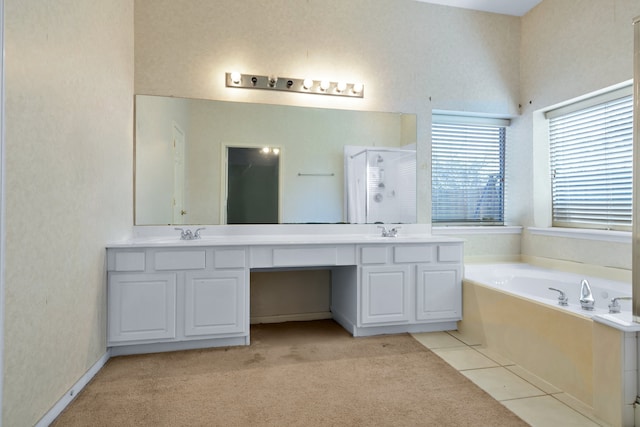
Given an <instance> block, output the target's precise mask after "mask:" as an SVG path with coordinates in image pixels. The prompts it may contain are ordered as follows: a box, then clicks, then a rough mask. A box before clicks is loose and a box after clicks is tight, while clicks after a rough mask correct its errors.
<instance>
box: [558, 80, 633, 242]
mask: <svg viewBox="0 0 640 427" xmlns="http://www.w3.org/2000/svg"><path fill="white" fill-rule="evenodd" d="M546 116H547V119H549V146H550V165H551V192H552V205H553V225H554V226H556V227H579V228H599V229H608V230H609V229H610V230H631V219H632V212H633V211H632V206H631V203H632V185H633V181H632V170H633V146H632V141H633V98H632V95H631V88H625V89H622V90H618V91H615V92H611V93H608V94H606V95H602V96H600V97H597V98H592V99H588V100H586V101H583V102H581V103H577V104H572V105H569V106H566V107H563V108H561V109H557V110H552V111H549V112H547V113H546Z"/></svg>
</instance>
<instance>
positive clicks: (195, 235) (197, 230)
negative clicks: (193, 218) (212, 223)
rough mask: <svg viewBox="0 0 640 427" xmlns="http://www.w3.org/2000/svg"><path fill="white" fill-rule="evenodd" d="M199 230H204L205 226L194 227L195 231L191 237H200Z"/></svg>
mask: <svg viewBox="0 0 640 427" xmlns="http://www.w3.org/2000/svg"><path fill="white" fill-rule="evenodd" d="M200 230H205V227H201V228H197V229H196V232H195V233H194V234H193V238H194V239H199V238H200V237H201V236H200Z"/></svg>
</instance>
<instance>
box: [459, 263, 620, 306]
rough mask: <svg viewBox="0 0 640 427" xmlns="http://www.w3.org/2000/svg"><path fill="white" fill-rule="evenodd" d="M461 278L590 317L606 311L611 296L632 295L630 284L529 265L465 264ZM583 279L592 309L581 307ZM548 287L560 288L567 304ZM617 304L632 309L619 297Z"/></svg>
mask: <svg viewBox="0 0 640 427" xmlns="http://www.w3.org/2000/svg"><path fill="white" fill-rule="evenodd" d="M464 278H465V279H466V280H470V281H474V282H476V283H479V284H482V285H485V286H491V287H494V288H496V289H499V290H501V291H503V292H506V293H509V294H512V295H514V296H517V297H521V298H526V299H530V300H532V301H537V302H539V303H542V304H548V305H551V306H554V307H556V308H558V309H561V310H566V311H568V312H571V313H573V314H577V315H580V316H585V317H589V318H590V317H592V316H593V315H596V314H598V315H602V314H606V313H609V304H610V303H611V299H612V298H614V297H628V296H631V284H630V283H625V282H618V281H613V280H606V279H602V278H597V277H590V276H586V275H579V274H574V273H565V272H561V271H557V270H549V269H545V268H541V267H535V266H532V265H529V264H468V265H466V266H465V272H464ZM582 279H587V280H588V281H589V285H590V287H591V291H592V293H593V297H594V299H595V309H594V310H584V309H582V307H581V306H580V283H581V281H582ZM549 288H555V289H560V290H561V291H563V292H564V293H565V294H566V295H567V297H568V298H569V301H568V302H569V305H567V306H560V305H559V304H558V295H559V293H558V292H557V291H552V290H550V289H549ZM618 304H619V305H620V307H621V311H622V312H629V313H630V312H631V301H628V300H619V301H618Z"/></svg>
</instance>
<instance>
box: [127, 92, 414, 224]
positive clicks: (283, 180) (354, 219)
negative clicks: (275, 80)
mask: <svg viewBox="0 0 640 427" xmlns="http://www.w3.org/2000/svg"><path fill="white" fill-rule="evenodd" d="M415 143H416V116H415V115H414V114H402V113H386V112H368V111H367V112H363V111H351V110H332V109H321V108H308V107H295V106H283V105H267V104H252V103H242V102H226V101H212V100H201V99H186V98H174V97H162V96H147V95H137V96H136V138H135V224H136V225H175V224H192V225H196V224H208V225H216V224H226V223H228V222H227V214H228V211H227V201H228V198H229V197H233V196H237V195H233V194H232V195H229V194H228V193H229V191H231V192H233V191H238V190H235V189H236V188H238V186H235V185H229V176H230V175H229V173H231V174H232V175H233V176H237V175H238V174H243V173H244V174H245V175H249V174H250V173H254V172H256V171H259V170H261V168H263V169H264V164H265V161H264V160H265V159H260V158H258V157H255V156H260V155H263V156H277V158H278V160H277V165H278V166H277V168H275V169H274V170H275V171H276V172H273V173H277V174H278V176H277V178H276V182H277V185H278V188H277V190H276V191H274V192H272V194H273V195H272V196H269V197H275V198H277V199H278V200H271V202H272V203H271V205H273V206H276V209H277V218H278V220H277V222H279V223H344V222H350V223H360V222H374V221H372V220H367V217H366V216H362V215H360V216H354V215H348V213H347V207H348V206H349V205H350V203H349V201H348V200H347V198H348V197H347V190H345V189H346V188H348V187H349V186H348V185H347V182H346V181H345V167H346V158H352V157H353V156H360V157H361V158H368V159H369V161H370V163H371V167H369V169H370V171H371V172H370V175H371V177H373V180H372V182H370V183H369V186H370V187H371V188H374V189H375V191H374V193H375V194H374V193H372V195H371V200H373V202H372V203H378V202H380V203H382V201H384V200H392V198H393V197H396V196H397V194H398V193H399V192H400V193H402V190H401V189H402V188H406V187H411V185H407V179H409V180H410V181H411V182H410V184H412V185H413V186H414V189H413V192H409V195H408V196H406V195H405V196H403V198H405V199H406V198H407V197H410V198H413V199H414V200H413V203H412V204H411V203H409V204H404V205H403V207H402V209H403V212H404V213H405V214H407V215H405V216H403V217H402V220H399V221H395V222H405V223H409V222H415V216H416V215H415V214H416V213H415V160H414V161H413V165H412V167H413V170H412V171H411V170H410V171H409V175H408V176H410V178H407V175H406V174H405V176H404V178H403V179H402V180H398V184H394V183H393V180H394V178H393V173H392V168H394V167H396V166H394V164H400V163H398V162H397V161H396V160H395V159H396V158H398V159H400V158H405V157H406V156H404V155H403V153H410V152H411V150H413V152H414V153H415ZM345 147H348V149H346V148H345ZM239 149H248V150H249V151H250V153H249V154H250V155H247V158H248V159H249V160H246V159H244V160H243V161H245V163H244V164H242V165H240V166H238V160H237V158H235V157H233V156H232V158H231V159H230V158H229V153H230V152H231V153H237V152H238V150H239ZM253 150H255V152H254V151H253ZM396 151H397V153H400V154H397V153H395V152H396ZM361 152H362V153H364V154H359V153H361ZM345 153H347V154H345ZM353 158H355V157H353ZM414 159H415V155H414ZM394 162H395V163H394ZM407 164H409V163H407V162H404V163H402V164H400V165H401V167H399V168H398V169H400V168H403V169H407ZM383 167H386V172H385V170H384V169H383ZM365 169H367V168H366V167H365ZM262 173H264V171H262ZM411 173H413V175H411ZM383 178H384V179H385V180H386V181H382V179H383ZM244 188H247V185H246V184H244ZM250 191H253V192H254V193H255V192H260V193H261V194H262V191H263V190H261V189H259V188H256V187H253V186H251V190H250ZM365 203H368V202H366V201H365ZM365 208H366V206H365ZM250 209H256V207H255V206H254V207H251V208H250ZM248 217H249V218H252V217H253V216H251V215H249V216H248ZM375 221H378V219H376V220H375ZM249 222H251V221H249ZM257 222H260V220H258V221H257ZM382 222H384V221H382ZM389 222H391V221H389Z"/></svg>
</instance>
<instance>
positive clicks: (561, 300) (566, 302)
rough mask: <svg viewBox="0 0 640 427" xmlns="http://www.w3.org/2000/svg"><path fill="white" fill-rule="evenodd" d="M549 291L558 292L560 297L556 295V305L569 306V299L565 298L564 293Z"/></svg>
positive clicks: (554, 289) (552, 289)
mask: <svg viewBox="0 0 640 427" xmlns="http://www.w3.org/2000/svg"><path fill="white" fill-rule="evenodd" d="M549 290H551V291H556V292H560V295H558V304H560V305H569V297H568V296H567V294H565V293H564V291H561V290H560V289H556V288H549Z"/></svg>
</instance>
